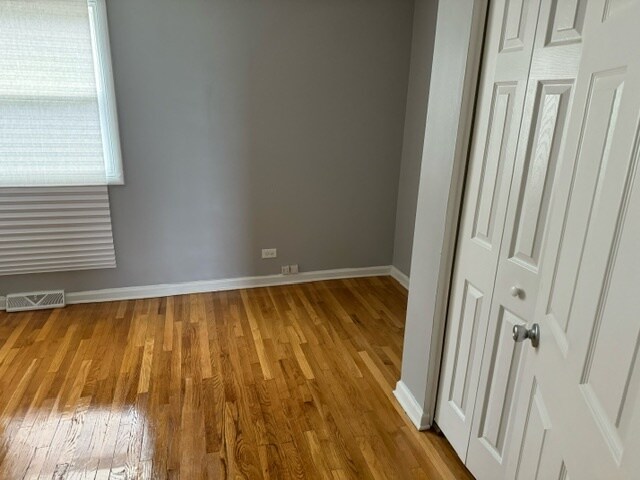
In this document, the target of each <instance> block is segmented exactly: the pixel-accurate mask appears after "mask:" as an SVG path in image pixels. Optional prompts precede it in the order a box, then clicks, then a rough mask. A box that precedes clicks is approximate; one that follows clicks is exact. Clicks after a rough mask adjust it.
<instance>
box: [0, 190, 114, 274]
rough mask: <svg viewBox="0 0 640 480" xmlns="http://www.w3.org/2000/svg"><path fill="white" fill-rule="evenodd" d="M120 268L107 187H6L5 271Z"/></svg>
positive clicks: (0, 207) (2, 217)
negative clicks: (117, 265)
mask: <svg viewBox="0 0 640 480" xmlns="http://www.w3.org/2000/svg"><path fill="white" fill-rule="evenodd" d="M115 266H116V258H115V252H114V248H113V235H112V233H111V214H110V211H109V196H108V194H107V187H106V186H93V187H72V188H65V187H37V188H0V275H17V274H22V273H39V272H59V271H62V270H85V269H93V268H113V267H115Z"/></svg>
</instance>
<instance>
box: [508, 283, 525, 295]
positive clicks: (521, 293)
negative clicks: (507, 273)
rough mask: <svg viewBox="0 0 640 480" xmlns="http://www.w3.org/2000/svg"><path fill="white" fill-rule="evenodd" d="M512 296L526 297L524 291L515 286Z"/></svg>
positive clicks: (512, 288) (512, 289)
mask: <svg viewBox="0 0 640 480" xmlns="http://www.w3.org/2000/svg"><path fill="white" fill-rule="evenodd" d="M511 296H512V297H518V298H520V297H522V296H524V290H522V289H521V288H520V287H516V286H515V285H514V286H513V287H511Z"/></svg>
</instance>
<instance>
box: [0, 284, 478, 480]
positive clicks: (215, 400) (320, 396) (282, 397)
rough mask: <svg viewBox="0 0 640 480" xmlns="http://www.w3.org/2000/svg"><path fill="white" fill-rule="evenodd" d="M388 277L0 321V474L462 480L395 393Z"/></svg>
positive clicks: (442, 446)
mask: <svg viewBox="0 0 640 480" xmlns="http://www.w3.org/2000/svg"><path fill="white" fill-rule="evenodd" d="M405 307H406V292H405V291H404V289H402V287H400V286H399V284H397V283H396V282H395V280H392V279H391V278H389V277H375V278H364V279H350V280H336V281H326V282H316V283H308V284H303V285H295V286H285V287H273V288H260V289H253V290H239V291H233V292H221V293H210V294H198V295H185V296H177V297H168V298H159V299H152V300H138V301H126V302H112V303H102V304H88V305H74V306H69V307H67V308H65V309H61V310H53V311H40V312H29V313H20V314H6V313H2V312H0V385H1V390H0V426H1V430H0V439H1V440H0V442H1V444H0V445H1V448H0V462H1V463H0V478H2V479H21V478H129V479H137V478H159V479H160V478H182V479H200V478H234V479H235V478H248V479H254V478H255V479H259V478H273V479H287V478H326V479H333V480H341V479H346V478H374V479H382V478H398V479H410V478H423V479H424V478H427V479H440V478H443V479H454V478H455V479H461V478H471V476H470V475H469V473H468V472H467V471H466V470H465V469H464V466H463V465H462V464H461V463H460V461H459V460H458V459H457V457H456V455H455V453H454V452H453V450H452V449H451V447H450V446H449V444H448V443H447V441H446V440H445V439H444V438H443V437H442V436H439V435H436V434H434V433H429V432H426V433H421V432H417V431H416V430H415V429H414V427H413V426H412V425H411V424H410V423H409V421H408V419H406V417H405V415H404V413H403V412H402V410H401V409H400V407H399V406H398V405H397V403H396V401H395V399H394V397H393V395H392V393H391V391H392V389H393V387H394V385H395V382H396V381H397V379H398V377H399V371H400V358H401V351H402V338H403V322H404V313H405Z"/></svg>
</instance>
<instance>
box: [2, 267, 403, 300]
mask: <svg viewBox="0 0 640 480" xmlns="http://www.w3.org/2000/svg"><path fill="white" fill-rule="evenodd" d="M391 268H392V267H389V266H381V267H364V268H342V269H336V270H320V271H317V272H302V273H298V274H293V275H264V276H259V277H241V278H227V279H220V280H203V281H197V282H184V283H172V284H163V285H145V286H138V287H123V288H106V289H104V290H91V291H86V292H69V293H67V294H66V295H65V300H66V302H67V303H68V304H74V303H93V302H111V301H118V300H137V299H141V298H157V297H167V296H171V295H185V294H189V293H203V292H221V291H225V290H237V289H239V288H256V287H272V286H276V285H293V284H296V283H306V282H315V281H318V280H335V279H340V278H356V277H375V276H384V275H391ZM5 305H6V299H5V297H0V310H4V309H5Z"/></svg>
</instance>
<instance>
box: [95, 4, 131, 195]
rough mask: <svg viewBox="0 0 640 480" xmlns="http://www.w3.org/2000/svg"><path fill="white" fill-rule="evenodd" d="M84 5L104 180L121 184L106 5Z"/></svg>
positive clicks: (120, 155) (120, 160)
mask: <svg viewBox="0 0 640 480" xmlns="http://www.w3.org/2000/svg"><path fill="white" fill-rule="evenodd" d="M87 8H88V9H89V28H90V30H91V47H92V50H93V65H94V73H95V77H96V88H97V93H98V110H99V113H100V129H101V133H102V148H103V152H104V162H105V174H106V183H107V184H108V185H124V172H123V168H122V149H121V146H120V130H119V128H118V111H117V105H116V94H115V84H114V80H113V66H112V62H111V48H110V43H109V27H108V22H107V7H106V3H105V0H87Z"/></svg>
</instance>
